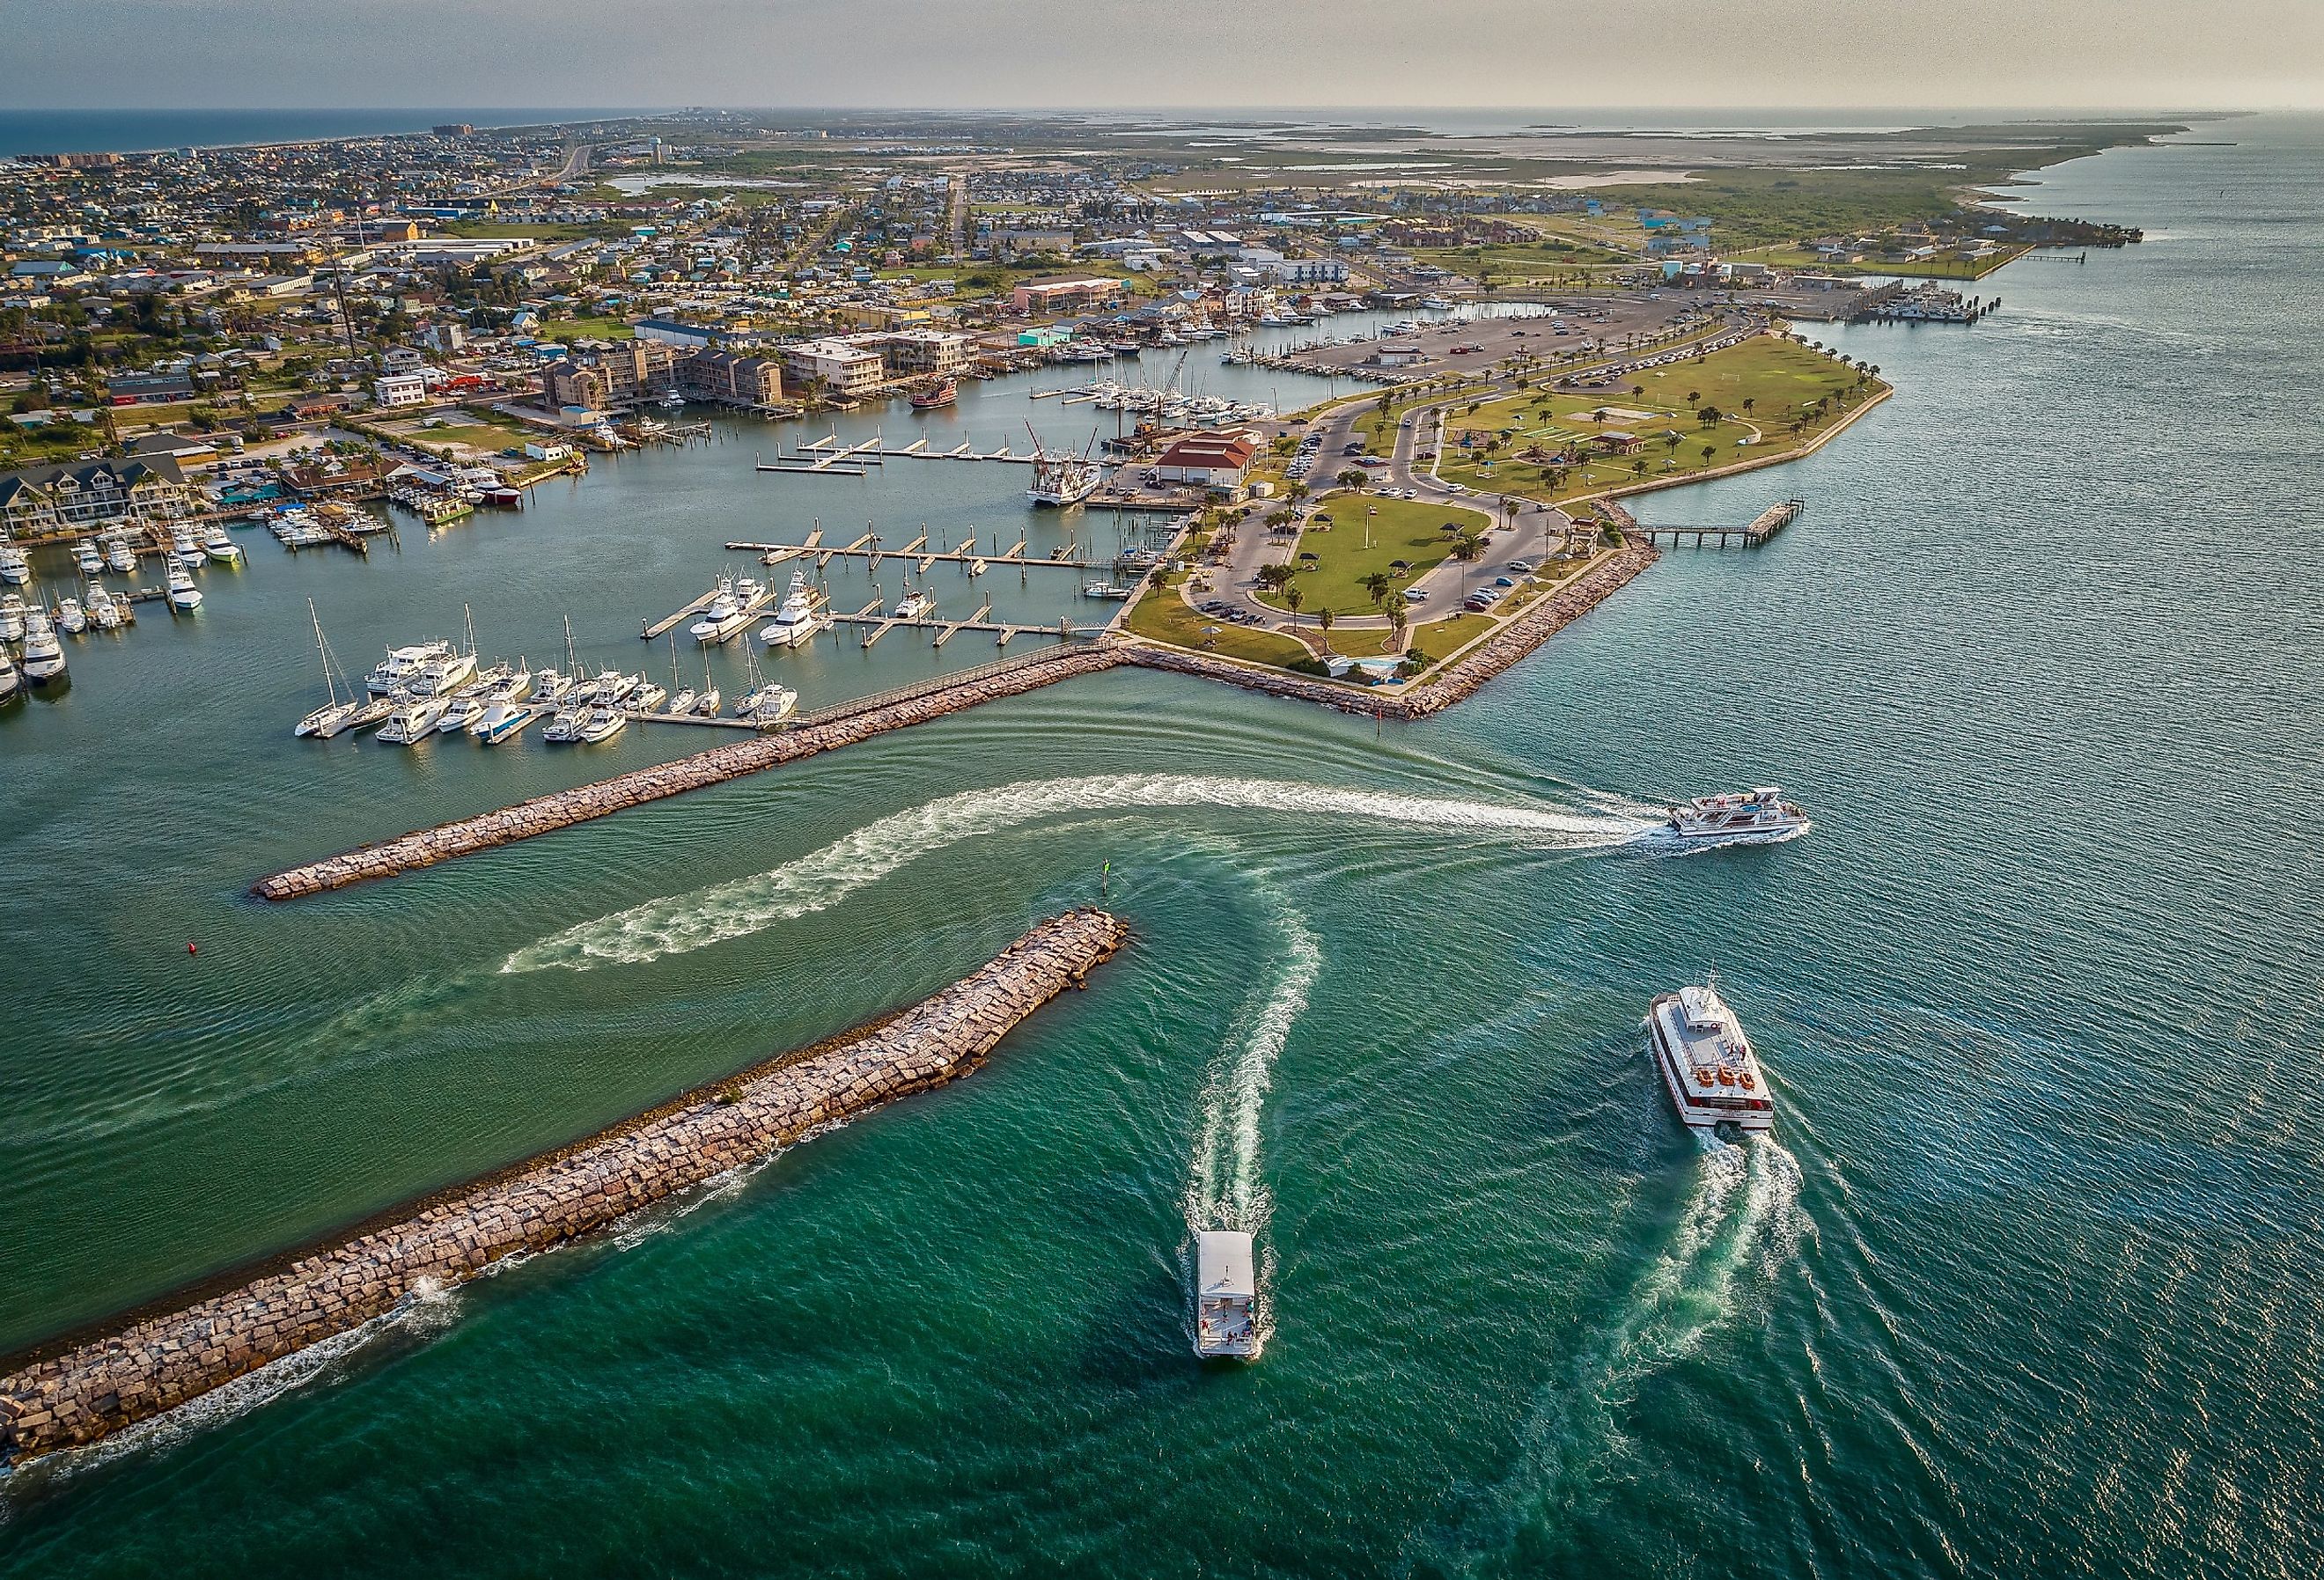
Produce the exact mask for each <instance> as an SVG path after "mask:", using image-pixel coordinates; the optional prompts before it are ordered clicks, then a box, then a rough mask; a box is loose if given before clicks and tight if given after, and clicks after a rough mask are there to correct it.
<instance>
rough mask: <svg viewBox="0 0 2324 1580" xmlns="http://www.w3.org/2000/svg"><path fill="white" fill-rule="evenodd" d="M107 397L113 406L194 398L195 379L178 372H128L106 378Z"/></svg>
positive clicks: (146, 404) (156, 403)
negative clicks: (114, 377)
mask: <svg viewBox="0 0 2324 1580" xmlns="http://www.w3.org/2000/svg"><path fill="white" fill-rule="evenodd" d="M105 394H106V400H108V401H110V402H112V403H113V404H115V405H116V406H165V405H168V404H169V403H170V402H172V401H190V400H192V399H193V398H194V381H193V380H192V379H190V378H188V377H187V376H186V375H185V374H181V373H161V374H124V375H123V376H122V377H120V378H116V379H109V380H107V381H106V386H105Z"/></svg>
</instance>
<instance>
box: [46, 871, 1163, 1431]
mask: <svg viewBox="0 0 2324 1580" xmlns="http://www.w3.org/2000/svg"><path fill="white" fill-rule="evenodd" d="M1126 937H1127V929H1125V928H1124V927H1123V925H1122V924H1121V922H1120V921H1119V920H1118V919H1115V918H1114V917H1112V916H1111V915H1109V914H1107V913H1106V912H1104V911H1102V910H1075V911H1067V912H1066V913H1065V914H1064V915H1062V916H1058V917H1055V918H1052V919H1049V920H1047V921H1045V922H1043V923H1041V924H1040V925H1039V926H1037V927H1036V928H1034V929H1032V930H1031V931H1030V932H1028V933H1027V934H1025V935H1024V937H1022V938H1019V939H1018V940H1017V941H1016V942H1015V943H1013V944H1010V946H1009V947H1008V948H1006V949H1004V950H1002V951H1001V954H1000V955H999V956H996V957H994V958H993V959H992V960H991V962H990V963H989V964H987V965H986V966H983V967H982V968H981V969H979V970H978V971H976V972H975V973H974V974H973V975H969V976H966V977H964V978H962V979H961V980H960V981H958V982H955V983H954V984H952V985H951V986H949V987H946V988H945V989H943V990H942V991H941V992H939V993H936V994H935V995H934V996H932V997H930V998H927V999H926V1000H923V1001H922V1002H921V1003H918V1004H916V1005H914V1006H913V1007H912V1008H910V1009H908V1010H906V1011H904V1012H901V1013H899V1014H896V1015H893V1016H890V1017H889V1018H888V1019H887V1020H885V1021H880V1022H878V1023H876V1024H875V1025H873V1026H871V1027H869V1028H865V1029H862V1030H857V1031H854V1032H851V1033H848V1034H846V1035H845V1036H843V1037H841V1038H838V1039H833V1040H832V1041H830V1042H827V1043H824V1044H819V1045H818V1046H817V1047H816V1049H813V1050H811V1051H810V1052H808V1053H807V1055H806V1056H805V1057H801V1056H799V1055H796V1054H791V1055H784V1056H781V1057H779V1058H775V1059H770V1060H768V1061H766V1062H765V1063H763V1064H761V1065H758V1066H755V1067H752V1069H750V1070H746V1071H744V1072H743V1073H742V1074H741V1075H739V1076H733V1077H731V1078H729V1079H727V1080H724V1081H721V1082H718V1083H715V1084H714V1085H713V1086H706V1087H704V1088H701V1089H699V1090H697V1091H695V1092H691V1093H688V1094H687V1095H685V1096H683V1097H681V1098H678V1099H677V1100H676V1101H674V1102H672V1103H669V1104H664V1105H662V1106H661V1107H659V1108H657V1109H655V1110H653V1111H651V1112H650V1113H645V1114H641V1115H640V1116H638V1117H637V1118H635V1119H632V1120H630V1121H628V1122H626V1123H623V1124H621V1125H617V1126H615V1127H613V1129H612V1130H609V1131H605V1132H602V1133H600V1134H598V1135H596V1136H594V1137H591V1138H590V1139H588V1140H587V1141H582V1142H579V1143H577V1144H576V1145H574V1146H570V1147H566V1148H562V1149H560V1150H558V1151H555V1152H552V1153H549V1154H546V1155H544V1156H542V1157H540V1158H537V1159H534V1160H531V1161H530V1162H528V1163H523V1164H520V1165H518V1166H516V1167H515V1168H513V1169H504V1170H502V1171H501V1172H499V1173H497V1174H495V1175H493V1176H491V1177H489V1178H486V1179H484V1180H481V1181H478V1182H476V1183H475V1184H473V1185H470V1186H466V1187H460V1188H458V1189H456V1190H453V1191H450V1192H447V1193H442V1194H439V1195H438V1196H437V1197H433V1198H431V1199H430V1200H429V1203H428V1204H427V1205H425V1206H422V1207H420V1209H419V1210H417V1211H415V1212H413V1213H411V1214H410V1215H408V1216H405V1217H403V1218H401V1219H399V1220H397V1221H394V1222H392V1223H390V1224H385V1225H384V1226H382V1227H379V1228H376V1229H373V1230H371V1231H369V1232H366V1233H362V1234H356V1235H355V1236H354V1237H353V1238H350V1239H346V1240H345V1241H342V1242H339V1243H336V1244H333V1245H330V1246H328V1247H327V1248H325V1249H322V1250H318V1251H316V1252H310V1253H309V1254H306V1255H304V1256H300V1257H299V1258H298V1259H297V1260H295V1261H291V1262H290V1263H289V1264H288V1265H286V1266H282V1267H280V1268H278V1269H275V1270H271V1271H268V1272H265V1273H263V1275H262V1276H259V1277H257V1278H254V1279H253V1280H250V1281H248V1282H245V1283H243V1284H241V1285H239V1286H238V1287H236V1288H234V1289H228V1290H226V1291H225V1292H223V1293H218V1294H215V1295H210V1296H208V1297H206V1298H198V1299H194V1300H191V1301H189V1302H188V1303H186V1304H183V1305H180V1306H177V1307H174V1308H171V1309H166V1310H163V1311H161V1313H159V1314H157V1315H152V1316H145V1317H134V1318H132V1319H129V1320H127V1321H125V1322H124V1323H123V1324H121V1325H120V1326H116V1327H114V1328H111V1329H109V1330H106V1331H105V1332H103V1333H101V1334H100V1335H98V1336H96V1337H93V1338H88V1339H87V1340H85V1341H83V1342H80V1343H78V1344H72V1345H71V1347H69V1348H65V1349H63V1350H61V1351H60V1353H57V1354H47V1355H42V1356H40V1357H39V1358H36V1359H34V1360H32V1361H31V1362H30V1363H26V1364H24V1365H23V1366H21V1367H20V1368H19V1369H18V1370H16V1371H14V1372H11V1373H9V1374H8V1375H6V1376H5V1377H0V1462H9V1463H14V1462H18V1461H22V1460H24V1459H29V1458H32V1457H34V1456H36V1455H42V1454H48V1453H51V1452H53V1451H55V1450H57V1449H60V1448H68V1447H71V1446H75V1445H78V1444H85V1443H93V1442H95V1441H97V1439H98V1438H101V1437H105V1436H106V1435H107V1434H109V1433H112V1432H115V1431H119V1430H120V1429H121V1428H124V1427H128V1426H131V1425H134V1423H136V1422H138V1421H142V1420H145V1419H148V1418H152V1417H154V1416H158V1415H160V1414H161V1413H162V1412H164V1411H166V1410H169V1409H174V1408H175V1407H177V1406H179V1405H180V1404H183V1403H185V1402H186V1401H187V1400H192V1399H196V1398H198V1397H199V1396H200V1395H202V1394H204V1393H206V1392H208V1391H210V1390H211V1389H214V1388H217V1387H218V1386H219V1385H221V1384H223V1383H226V1382H229V1381H233V1380H234V1379H235V1378H236V1377H240V1376H243V1375H244V1374H245V1373H247V1372H254V1371H255V1370H257V1369H258V1368H259V1367H261V1366H263V1365H265V1364H267V1363H270V1362H272V1361H278V1360H281V1359H282V1358H283V1357H285V1356H287V1355H291V1354H296V1353H297V1352H298V1351H300V1350H302V1349H304V1348H306V1347H308V1346H309V1345H310V1344H316V1343H318V1342H319V1341H321V1340H323V1339H327V1338H329V1337H331V1336H332V1335H336V1334H340V1333H345V1332H346V1331H347V1330H349V1329H351V1328H354V1327H357V1326H361V1325H362V1324H364V1323H365V1322H368V1321H371V1320H372V1319H374V1317H383V1316H385V1315H386V1314H387V1313H389V1312H391V1311H392V1310H393V1309H394V1308H395V1307H397V1306H398V1305H399V1304H400V1303H401V1302H402V1301H403V1300H405V1299H406V1298H410V1296H412V1295H414V1294H420V1293H427V1292H429V1291H431V1290H438V1289H448V1288H451V1287H452V1286H454V1285H457V1284H460V1283H463V1282H465V1281H466V1280H469V1279H471V1278H474V1277H475V1275H476V1274H477V1273H479V1272H481V1271H483V1270H484V1269H485V1268H487V1267H489V1266H491V1265H492V1264H493V1262H496V1261H500V1260H501V1259H503V1257H508V1256H512V1255H515V1254H517V1253H518V1252H528V1251H539V1250H542V1249H545V1248H547V1247H549V1246H551V1245H554V1244H556V1243H558V1242H559V1241H563V1240H569V1239H572V1238H574V1237H575V1236H576V1235H580V1234H587V1233H589V1232H591V1231H592V1230H595V1229H600V1228H603V1227H604V1226H605V1225H607V1224H612V1223H613V1222H615V1221H616V1220H618V1219H620V1218H622V1217H624V1216H626V1215H629V1214H631V1213H633V1212H635V1211H637V1210H638V1209H639V1208H641V1207H643V1206H648V1205H650V1204H651V1203H653V1202H657V1201H659V1200H661V1199H663V1198H664V1197H669V1196H671V1195H673V1194H676V1193H678V1192H680V1191H684V1190H687V1189H689V1188H692V1187H696V1186H698V1185H701V1184H703V1183H705V1182H706V1181H708V1180H711V1179H715V1178H717V1177H718V1176H720V1175H722V1174H724V1173H727V1172H729V1171H730V1170H732V1169H737V1168H740V1167H742V1165H744V1164H747V1163H751V1162H753V1161H756V1160H759V1159H761V1158H764V1157H766V1156H767V1155H768V1154H770V1152H773V1151H775V1150H778V1149H779V1148H782V1147H785V1146H788V1145H789V1144H791V1143H792V1142H794V1141H798V1140H799V1139H801V1138H802V1137H804V1136H806V1135H807V1134H809V1133H810V1132H814V1131H815V1130H816V1129H818V1128H820V1127H822V1126H824V1125H827V1124H829V1123H832V1122H834V1121H835V1120H839V1119H843V1118H845V1117H847V1116H849V1115H852V1114H857V1113H863V1112H865V1111H866V1110H869V1109H871V1108H876V1107H878V1106H879V1105H880V1104H883V1103H887V1102H890V1101H891V1100H892V1099H894V1098H898V1097H902V1096H905V1095H909V1094H911V1093H915V1092H921V1091H926V1090H927V1089H928V1088H930V1087H933V1086H942V1085H943V1084H945V1082H947V1081H951V1080H954V1079H956V1078H958V1077H959V1076H964V1075H966V1074H967V1073H968V1072H969V1071H970V1070H972V1069H973V1068H975V1067H977V1066H978V1065H979V1064H981V1063H982V1062H983V1059H984V1057H985V1056H986V1055H987V1054H989V1053H990V1052H991V1050H992V1049H993V1048H994V1046H995V1045H996V1044H998V1043H999V1042H1000V1040H1001V1038H1002V1037H1003V1036H1005V1035H1006V1034H1007V1033H1008V1032H1009V1031H1010V1030H1011V1029H1012V1028H1014V1027H1015V1026H1016V1025H1017V1024H1018V1023H1019V1021H1023V1020H1024V1019H1025V1018H1026V1017H1027V1016H1028V1015H1030V1014H1032V1012H1034V1011H1036V1010H1037V1009H1039V1008H1040V1007H1041V1006H1042V1005H1043V1004H1045V1003H1048V1002H1049V1001H1050V1000H1051V999H1053V998H1055V997H1056V995H1057V994H1058V993H1062V992H1064V991H1065V989H1066V988H1068V987H1078V986H1080V985H1082V984H1083V981H1084V978H1085V977H1086V976H1087V975H1088V974H1089V972H1090V971H1091V970H1092V969H1093V967H1094V966H1097V965H1098V964H1100V963H1101V962H1102V961H1103V960H1105V959H1106V958H1107V957H1108V956H1111V955H1112V954H1113V953H1114V951H1115V950H1117V949H1118V948H1120V947H1121V945H1122V943H1123V941H1124V940H1125V938H1126ZM36 1354H37V1352H36Z"/></svg>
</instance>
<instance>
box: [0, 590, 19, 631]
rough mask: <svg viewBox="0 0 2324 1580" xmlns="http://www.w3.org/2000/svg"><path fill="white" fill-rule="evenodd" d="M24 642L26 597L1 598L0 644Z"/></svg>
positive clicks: (11, 596) (9, 596) (16, 595)
mask: <svg viewBox="0 0 2324 1580" xmlns="http://www.w3.org/2000/svg"><path fill="white" fill-rule="evenodd" d="M23 640H24V595H23V594H22V593H9V594H6V595H5V596H0V642H22V641H23Z"/></svg>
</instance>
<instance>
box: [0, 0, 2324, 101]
mask: <svg viewBox="0 0 2324 1580" xmlns="http://www.w3.org/2000/svg"><path fill="white" fill-rule="evenodd" d="M0 39H5V40H6V41H7V42H6V43H5V46H0V53H4V54H5V58H6V59H7V60H8V61H9V63H10V67H11V69H10V71H9V73H8V78H9V92H8V95H7V101H8V103H7V107H9V108H12V109H17V110H38V109H68V108H79V109H118V108H156V109H160V108H195V107H202V108H208V107H217V108H261V107H286V108H287V107H302V108H303V107H335V106H349V107H353V106H362V107H374V106H448V105H460V106H487V105H489V106H509V107H524V106H571V105H600V106H609V107H611V106H639V107H643V106H664V107H677V106H692V105H725V106H742V107H753V108H758V107H799V108H820V107H847V106H866V107H887V106H897V107H927V108H938V107H949V106H964V107H996V108H1050V107H1102V106H1108V105H1116V104H1118V105H1123V106H1147V107H1154V106H1181V105H1183V106H1203V107H1225V106H1254V105H1265V106H1332V107H1349V106H1373V107H1379V108H1393V107H1396V106H1479V107H1480V108H1481V107H1488V106H1490V107H1496V108H1499V107H1507V106H1537V107H1539V108H1542V109H1544V110H1554V109H1556V108H1558V107H1560V106H1612V105H1618V106H1626V107H1640V108H1649V107H1667V108H1674V109H1676V108H1712V107H1715V108H1761V107H1766V108H1795V109H1808V108H1827V107H1831V108H1837V107H1875V106H1897V107H1911V108H1935V107H1944V108H1950V109H1970V110H1973V109H1978V108H1987V107H1991V108H2011V109H2020V110H2022V109H2024V108H2028V107H2035V106H2048V107H2055V108H2058V109H2061V110H2135V109H2153V110H2182V109H2183V110H2192V109H2236V108H2305V109H2314V108H2324V0H1736V3H1735V4H1721V3H1720V0H1327V3H1325V0H1168V3H1167V4H1157V3H1156V0H0Z"/></svg>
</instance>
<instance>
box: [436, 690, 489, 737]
mask: <svg viewBox="0 0 2324 1580" xmlns="http://www.w3.org/2000/svg"><path fill="white" fill-rule="evenodd" d="M483 717H484V698H481V697H477V696H475V695H473V694H470V693H467V692H463V693H461V694H460V695H459V696H457V697H452V698H446V699H445V702H444V714H443V716H442V717H441V718H438V720H437V721H436V733H437V734H438V735H458V734H459V733H460V732H461V731H462V730H465V729H466V728H468V727H469V726H470V725H474V724H475V723H476V722H477V721H479V720H481V719H482V718H483Z"/></svg>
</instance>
